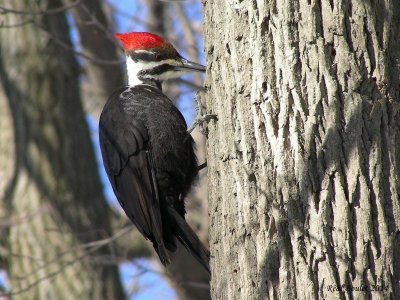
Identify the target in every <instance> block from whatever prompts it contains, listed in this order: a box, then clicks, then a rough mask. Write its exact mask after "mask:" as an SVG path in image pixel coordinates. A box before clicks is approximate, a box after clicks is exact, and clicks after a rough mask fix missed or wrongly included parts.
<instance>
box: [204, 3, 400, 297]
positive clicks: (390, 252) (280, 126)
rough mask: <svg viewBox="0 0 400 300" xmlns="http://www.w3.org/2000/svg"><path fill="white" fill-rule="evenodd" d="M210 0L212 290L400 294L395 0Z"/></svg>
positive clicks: (399, 50) (399, 27)
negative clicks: (216, 116) (214, 118)
mask: <svg viewBox="0 0 400 300" xmlns="http://www.w3.org/2000/svg"><path fill="white" fill-rule="evenodd" d="M204 6H205V26H204V28H205V32H204V35H205V51H206V55H207V68H208V70H207V75H206V84H205V85H206V88H207V93H206V98H207V109H208V112H209V113H215V114H217V115H218V121H215V122H214V121H211V122H210V123H209V126H208V130H209V136H208V158H207V162H208V176H209V192H210V195H209V196H210V208H209V211H210V216H211V220H210V227H211V229H210V234H211V237H210V245H211V257H212V263H211V265H212V275H213V276H212V282H211V293H212V297H213V299H317V298H319V299H400V283H399V280H400V251H399V249H400V201H399V193H400V184H399V182H400V152H399V149H400V148H399V145H400V110H399V108H400V105H399V104H400V98H399V96H400V95H399V91H400V85H399V84H400V77H399V75H400V64H399V62H400V42H399V38H400V3H399V2H398V1H391V0H389V1H386V2H383V1H378V2H377V1H357V0H348V1H339V2H337V1H328V0H321V1H314V0H312V1H311V0H307V1H294V0H286V1H246V0H245V1H235V0H232V1H204ZM357 289H362V291H357Z"/></svg>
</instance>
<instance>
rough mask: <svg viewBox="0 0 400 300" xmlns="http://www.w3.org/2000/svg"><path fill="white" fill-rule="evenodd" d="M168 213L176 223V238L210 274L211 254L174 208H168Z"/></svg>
mask: <svg viewBox="0 0 400 300" xmlns="http://www.w3.org/2000/svg"><path fill="white" fill-rule="evenodd" d="M168 213H169V215H170V216H171V218H172V219H173V220H174V221H175V222H176V237H177V238H178V239H179V241H180V242H181V243H182V244H183V245H184V246H185V247H186V249H188V250H189V252H190V253H191V254H192V255H193V256H194V257H195V258H196V259H197V260H198V261H199V263H200V264H201V265H202V266H203V267H204V268H205V269H206V270H207V272H208V273H209V274H210V252H209V251H208V250H207V249H206V248H205V247H204V245H203V243H202V242H201V241H200V240H199V238H198V237H197V235H196V233H195V232H194V231H193V229H192V228H191V227H190V226H189V225H188V224H187V223H186V221H185V219H184V218H183V217H182V216H181V215H180V214H179V213H178V212H177V211H176V210H175V209H174V208H173V207H168Z"/></svg>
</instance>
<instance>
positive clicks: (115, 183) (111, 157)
mask: <svg viewBox="0 0 400 300" xmlns="http://www.w3.org/2000/svg"><path fill="white" fill-rule="evenodd" d="M121 93H122V92H121V91H120V92H119V93H116V94H114V95H113V96H111V98H110V99H109V101H108V102H107V104H106V106H105V108H104V110H103V112H102V115H101V117H100V126H99V127H100V128H99V131H100V133H99V136H100V146H101V152H102V156H103V161H104V166H105V169H106V172H107V175H108V177H109V179H110V182H111V185H112V187H113V190H114V193H115V195H116V196H117V199H118V201H119V202H120V204H121V206H122V208H123V209H124V211H125V213H126V214H127V215H128V217H129V218H130V219H131V221H132V222H133V223H134V224H135V225H136V226H137V228H138V230H139V231H140V232H141V233H142V234H143V235H144V236H145V237H146V238H148V239H150V240H151V241H152V242H153V246H154V248H155V250H156V251H157V253H158V255H159V256H160V259H161V261H162V262H163V263H167V262H169V256H168V253H167V250H166V247H165V245H164V241H163V227H162V220H161V212H160V203H159V195H158V189H157V182H156V180H155V178H156V177H155V167H154V165H153V163H152V157H151V153H150V152H149V151H147V150H148V146H149V134H148V132H147V129H146V126H145V124H144V123H143V122H142V121H141V120H140V116H135V110H134V109H133V110H130V114H129V115H127V114H126V112H124V111H123V110H122V109H121V107H120V101H119V100H120V99H119V98H120V97H121V96H120V95H121ZM124 95H126V92H124ZM128 96H129V95H128ZM132 105H134V103H133V104H132ZM141 105H142V104H141ZM141 109H143V108H141ZM135 117H136V118H135Z"/></svg>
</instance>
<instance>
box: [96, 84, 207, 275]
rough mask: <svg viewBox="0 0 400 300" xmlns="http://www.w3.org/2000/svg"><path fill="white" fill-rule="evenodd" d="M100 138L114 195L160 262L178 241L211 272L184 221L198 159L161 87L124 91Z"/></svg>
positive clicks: (113, 102)
mask: <svg viewBox="0 0 400 300" xmlns="http://www.w3.org/2000/svg"><path fill="white" fill-rule="evenodd" d="M99 134H100V146H101V153H102V156H103V161H104V166H105V169H106V172H107V175H108V178H109V180H110V182H111V185H112V187H113V190H114V193H115V195H116V196H117V198H118V201H119V202H120V204H121V206H122V208H123V209H124V211H125V213H126V214H127V215H128V217H129V218H130V219H131V220H132V222H133V223H134V224H135V225H136V226H137V228H138V229H139V231H140V232H141V233H142V234H143V235H144V236H145V237H146V238H147V239H149V240H150V241H151V242H152V243H153V246H154V249H155V250H156V252H157V253H158V255H159V257H160V260H161V262H162V263H163V264H166V263H168V262H169V255H168V251H167V250H169V251H172V252H173V251H175V249H176V238H177V239H178V240H179V241H180V242H181V243H182V244H183V245H184V246H185V247H186V248H187V249H188V250H189V251H190V252H191V253H192V255H193V256H194V257H195V258H196V259H197V260H198V261H199V262H200V263H201V264H202V265H203V266H204V267H205V268H206V269H207V270H208V272H209V266H208V263H209V252H208V251H207V250H206V249H205V248H204V246H203V245H202V243H201V242H200V240H199V239H198V237H197V236H196V234H195V233H194V232H193V230H192V229H191V228H190V227H189V225H188V224H187V223H186V221H185V219H184V218H185V205H184V198H185V196H186V195H187V193H188V192H189V189H190V187H191V186H192V185H193V183H194V181H195V179H196V177H197V160H196V156H195V153H194V149H195V145H194V141H193V139H192V137H191V136H190V135H189V134H188V133H187V126H186V122H185V120H184V118H183V116H182V114H181V113H180V112H179V110H178V109H177V108H176V107H175V106H174V105H173V103H172V102H171V100H170V99H169V98H167V97H166V96H165V95H164V94H162V92H161V90H160V89H159V88H158V87H157V86H153V85H147V84H142V85H137V86H133V87H124V88H121V89H119V90H117V91H116V92H115V93H114V94H113V95H112V96H111V97H110V98H109V100H108V101H107V103H106V105H105V107H104V109H103V112H102V114H101V117H100V133H99Z"/></svg>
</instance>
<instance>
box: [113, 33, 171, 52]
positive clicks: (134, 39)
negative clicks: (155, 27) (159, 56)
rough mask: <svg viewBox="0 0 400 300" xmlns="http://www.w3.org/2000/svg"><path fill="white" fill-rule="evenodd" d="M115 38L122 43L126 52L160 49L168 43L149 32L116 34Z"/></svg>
mask: <svg viewBox="0 0 400 300" xmlns="http://www.w3.org/2000/svg"><path fill="white" fill-rule="evenodd" d="M114 36H115V37H116V38H117V39H119V40H120V41H121V42H122V46H123V47H124V49H125V51H131V50H140V49H151V48H159V47H162V46H163V45H164V44H165V43H166V41H165V40H164V39H163V38H162V37H159V36H158V35H156V34H153V33H149V32H127V33H116V34H115V35H114Z"/></svg>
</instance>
